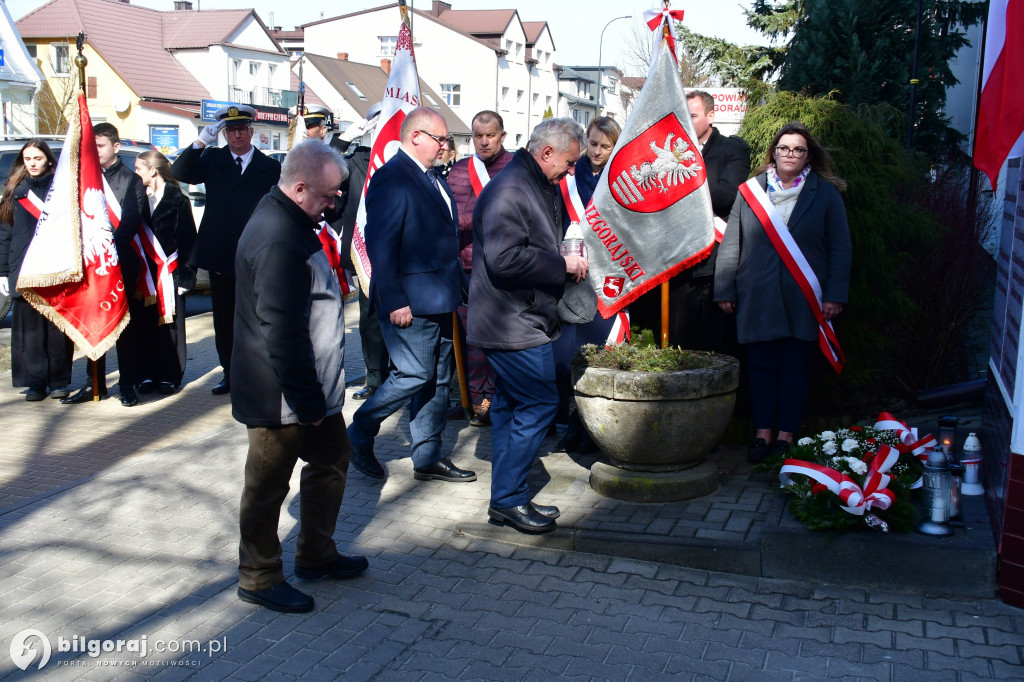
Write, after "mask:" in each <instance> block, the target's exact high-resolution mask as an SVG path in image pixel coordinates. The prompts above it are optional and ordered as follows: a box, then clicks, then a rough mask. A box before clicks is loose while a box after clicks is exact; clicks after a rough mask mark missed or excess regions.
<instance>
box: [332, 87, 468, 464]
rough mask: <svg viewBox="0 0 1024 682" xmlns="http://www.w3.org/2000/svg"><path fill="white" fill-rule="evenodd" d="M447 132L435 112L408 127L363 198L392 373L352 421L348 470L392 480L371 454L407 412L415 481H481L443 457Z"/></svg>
mask: <svg viewBox="0 0 1024 682" xmlns="http://www.w3.org/2000/svg"><path fill="white" fill-rule="evenodd" d="M447 137H448V126H447V125H446V124H445V121H444V118H442V117H441V115H440V114H438V113H437V112H435V111H434V110H433V109H431V108H428V107H420V108H419V109H414V110H413V111H411V112H410V113H409V115H408V116H407V117H406V119H405V121H403V122H402V129H401V139H402V146H401V149H399V150H398V151H397V152H396V153H395V155H394V156H393V157H391V159H390V160H389V161H388V162H387V163H385V164H384V165H383V166H382V167H381V168H380V169H379V170H378V171H377V172H376V173H375V174H374V176H373V179H372V180H371V181H370V186H369V188H368V190H367V194H366V250H367V253H368V254H369V257H370V266H371V271H372V272H371V277H370V292H369V298H370V305H371V306H373V308H374V309H375V310H376V311H377V317H378V320H379V322H380V331H381V334H382V335H383V336H384V343H385V344H386V345H387V348H388V354H389V355H390V356H391V362H392V364H393V365H394V369H393V370H392V371H391V373H390V374H389V375H388V378H387V380H386V381H385V382H384V383H383V385H381V387H380V388H379V389H378V390H377V392H376V393H375V394H374V395H372V396H370V397H369V398H367V400H366V402H364V403H363V404H362V405H361V406H360V407H359V409H358V410H356V413H355V414H354V415H353V416H352V424H351V425H350V426H349V429H348V435H349V440H351V442H352V465H353V466H354V467H355V468H356V469H358V470H359V471H361V472H362V473H363V474H365V475H366V476H369V477H371V478H378V479H383V478H384V477H385V476H386V473H385V471H384V467H382V466H381V465H380V462H378V461H377V458H376V457H375V456H374V453H373V440H374V438H375V437H376V436H377V433H378V432H379V431H380V424H381V422H382V421H384V420H385V419H387V418H388V417H390V416H391V415H392V414H394V413H395V412H397V411H398V410H399V409H401V408H402V407H403V406H405V404H406V403H409V405H410V407H409V431H410V432H411V434H412V463H413V473H414V474H415V478H416V480H420V481H429V480H438V481H450V482H455V483H459V482H467V481H475V480H476V474H475V473H473V472H472V471H466V470H463V469H459V468H458V467H456V466H455V465H454V464H452V461H451V459H449V458H448V457H446V456H445V454H444V453H443V452H442V451H441V433H442V432H443V431H444V413H445V410H446V409H447V407H448V384H449V383H450V382H451V377H452V312H453V311H454V310H455V309H456V308H457V307H458V305H459V302H460V300H461V298H462V296H461V293H462V277H463V275H462V272H461V269H460V268H459V263H458V239H457V236H456V230H457V228H456V226H457V225H458V220H457V214H458V211H457V209H456V207H455V199H454V198H453V197H452V195H451V192H450V190H449V189H448V185H447V183H445V181H444V180H443V179H440V178H438V177H437V174H436V173H435V172H434V170H433V162H434V159H435V158H436V157H437V152H438V149H440V148H441V145H443V144H446V142H445V139H446V138H447Z"/></svg>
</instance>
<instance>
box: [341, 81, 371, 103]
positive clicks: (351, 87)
mask: <svg viewBox="0 0 1024 682" xmlns="http://www.w3.org/2000/svg"><path fill="white" fill-rule="evenodd" d="M345 85H347V86H348V89H349V90H351V91H352V92H354V93H355V95H356V97H358V98H359V99H361V100H363V101H364V102H365V101H366V95H364V94H363V91H362V90H360V89H359V88H358V87H356V84H355V83H353V82H351V81H349V82H347V83H345Z"/></svg>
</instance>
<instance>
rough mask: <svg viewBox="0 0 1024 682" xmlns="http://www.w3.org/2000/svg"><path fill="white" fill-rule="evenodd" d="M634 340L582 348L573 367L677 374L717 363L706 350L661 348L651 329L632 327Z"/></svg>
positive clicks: (590, 345)
mask: <svg viewBox="0 0 1024 682" xmlns="http://www.w3.org/2000/svg"><path fill="white" fill-rule="evenodd" d="M630 334H631V337H632V341H631V342H630V343H623V344H620V345H617V346H611V347H607V346H595V345H594V344H592V343H588V344H587V345H585V346H583V347H581V348H580V350H579V352H578V353H577V354H576V359H575V361H574V364H576V365H577V366H579V367H603V368H605V369H621V370H625V371H630V372H678V371H682V370H688V369H705V368H707V367H711V366H712V365H713V364H714V361H713V360H712V354H711V353H708V352H705V351H695V350H683V349H682V348H678V347H675V346H670V347H668V348H659V347H658V345H657V344H656V343H655V342H654V332H652V331H651V330H650V329H639V328H635V327H634V328H633V329H632V330H631V332H630Z"/></svg>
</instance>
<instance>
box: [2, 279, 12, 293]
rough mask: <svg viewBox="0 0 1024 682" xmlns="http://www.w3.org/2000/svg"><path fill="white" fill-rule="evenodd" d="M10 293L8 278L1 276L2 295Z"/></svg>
mask: <svg viewBox="0 0 1024 682" xmlns="http://www.w3.org/2000/svg"><path fill="white" fill-rule="evenodd" d="M10 293H11V290H10V289H9V288H8V285H7V278H6V277H0V296H9V295H10Z"/></svg>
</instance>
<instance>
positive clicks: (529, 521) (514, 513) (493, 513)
mask: <svg viewBox="0 0 1024 682" xmlns="http://www.w3.org/2000/svg"><path fill="white" fill-rule="evenodd" d="M487 516H489V517H491V519H493V520H494V521H497V522H498V523H503V524H505V525H508V526H512V527H513V528H515V529H516V530H518V531H519V532H520V533H550V532H551V531H553V530H554V529H556V528H558V526H557V525H555V521H554V519H551V518H549V517H547V516H544V515H543V514H541V513H540V512H538V511H537V510H536V509H534V507H533V505H532V504H529V503H528V504H521V505H519V506H518V507H503V508H495V507H488V508H487Z"/></svg>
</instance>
